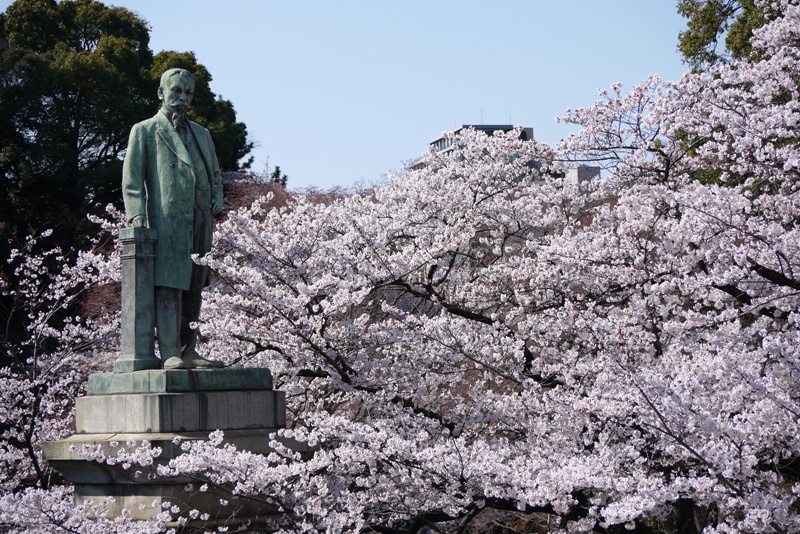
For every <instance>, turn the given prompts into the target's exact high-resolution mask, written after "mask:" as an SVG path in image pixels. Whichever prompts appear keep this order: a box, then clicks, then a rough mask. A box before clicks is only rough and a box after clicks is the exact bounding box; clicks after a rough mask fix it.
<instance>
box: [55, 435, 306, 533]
mask: <svg viewBox="0 0 800 534" xmlns="http://www.w3.org/2000/svg"><path fill="white" fill-rule="evenodd" d="M278 430H279V429H278V428H268V429H258V430H231V431H226V432H225V438H224V441H225V443H230V444H232V445H235V446H236V448H237V449H238V450H241V451H249V452H252V453H256V454H264V455H266V454H269V453H270V452H271V451H272V448H271V447H270V446H269V443H270V440H271V437H272V436H275V433H276V432H277V431H278ZM175 438H180V441H178V440H175ZM207 438H208V432H186V433H158V434H149V433H148V434H74V435H72V436H70V437H69V438H66V439H63V440H59V441H52V442H47V443H44V445H43V448H44V455H45V457H46V458H47V459H48V461H49V462H50V465H51V466H52V467H53V468H55V469H56V470H57V471H59V472H60V473H61V474H62V475H63V476H64V479H65V481H66V482H68V483H70V484H74V485H75V503H76V504H82V503H84V502H86V501H89V500H92V501H95V502H98V501H100V500H102V499H104V498H105V497H114V503H113V504H112V505H111V507H110V508H109V517H115V516H117V515H119V514H121V513H122V510H123V509H127V510H129V511H130V512H131V514H132V517H133V518H135V519H147V518H150V517H153V516H155V515H157V514H158V513H160V512H161V511H162V506H163V505H165V504H167V503H168V504H169V506H170V507H172V506H177V507H178V510H179V512H178V513H177V515H183V516H186V514H187V513H188V511H190V510H199V511H200V513H207V514H209V516H210V518H211V519H212V520H213V519H215V518H228V517H231V516H235V517H240V518H243V517H247V518H250V519H251V520H253V518H258V517H262V516H265V515H267V516H268V515H270V514H272V513H275V510H274V509H273V508H272V507H270V506H268V505H266V504H265V503H263V502H260V501H253V500H251V499H246V498H239V497H235V496H233V495H231V493H230V491H228V490H227V489H226V488H215V487H212V486H209V487H208V489H207V491H200V486H202V482H198V481H197V480H191V479H189V478H187V477H171V478H160V477H157V476H156V471H155V467H139V466H131V467H129V468H128V469H125V468H124V466H122V465H120V464H114V465H109V464H107V463H100V462H95V461H89V460H86V458H85V457H84V456H83V455H81V454H80V450H81V449H82V448H84V447H88V448H90V449H93V450H94V449H97V448H99V449H100V450H101V451H102V452H103V454H104V455H105V456H106V457H113V456H116V455H117V452H118V451H119V449H120V448H123V449H125V450H127V451H132V450H134V449H135V448H136V447H138V446H139V445H141V443H142V442H143V441H145V440H147V441H148V442H149V443H150V445H151V446H152V447H158V448H160V449H161V454H160V455H159V457H158V458H157V459H156V463H157V464H165V463H168V462H169V460H171V459H172V458H175V457H177V456H178V455H180V454H181V453H182V451H181V447H180V442H183V441H190V440H204V439H207ZM281 441H282V442H283V443H284V444H285V445H287V446H288V447H290V448H292V449H293V450H295V451H297V452H300V453H301V454H310V451H309V448H308V447H307V445H305V444H302V443H299V442H296V441H293V440H285V439H281ZM223 501H226V502H223Z"/></svg>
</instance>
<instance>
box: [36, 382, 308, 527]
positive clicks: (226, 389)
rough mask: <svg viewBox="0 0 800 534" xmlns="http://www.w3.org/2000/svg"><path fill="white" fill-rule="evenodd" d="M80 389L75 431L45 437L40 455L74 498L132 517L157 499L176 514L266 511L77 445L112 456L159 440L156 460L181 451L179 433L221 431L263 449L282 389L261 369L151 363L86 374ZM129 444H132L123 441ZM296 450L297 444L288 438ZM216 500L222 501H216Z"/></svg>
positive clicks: (277, 418) (279, 423)
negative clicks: (110, 500) (112, 461)
mask: <svg viewBox="0 0 800 534" xmlns="http://www.w3.org/2000/svg"><path fill="white" fill-rule="evenodd" d="M88 389H89V391H88V395H87V396H85V397H82V398H79V399H77V407H76V427H77V432H76V433H75V434H74V435H72V436H70V437H69V438H67V439H63V440H60V441H55V442H49V443H45V444H44V446H43V449H44V455H45V458H47V460H48V461H49V462H50V465H51V466H52V467H54V468H55V469H56V470H58V471H59V472H61V473H62V474H63V476H64V478H65V480H66V481H67V482H69V483H71V484H73V485H74V486H75V501H76V504H81V503H83V502H85V501H87V500H100V499H102V498H104V497H106V496H112V497H114V498H115V503H114V505H113V506H112V508H111V510H110V514H109V515H110V516H115V515H118V514H120V513H121V512H122V509H123V508H126V509H128V510H129V511H130V512H131V514H132V516H133V517H134V518H137V519H145V518H148V517H152V516H154V515H156V514H158V513H160V512H161V505H162V503H166V502H169V503H170V505H171V506H178V507H179V509H180V513H181V514H185V513H187V512H188V511H189V510H192V509H198V510H200V512H201V513H208V514H209V515H210V517H211V518H212V519H213V518H226V517H231V516H236V517H243V516H244V517H248V518H256V520H257V518H258V517H263V516H265V515H267V516H269V515H270V514H272V513H273V512H274V510H271V509H269V508H268V507H266V506H265V505H264V504H263V503H257V502H253V501H248V500H246V499H237V498H234V497H232V496H231V495H230V494H229V493H227V492H225V491H224V489H223V490H216V489H213V488H212V489H209V491H207V492H200V491H199V485H200V484H198V483H194V484H193V485H191V486H190V485H189V483H190V482H192V481H191V480H189V479H186V478H171V479H163V478H158V477H155V476H153V475H154V471H153V470H152V469H151V470H149V471H148V470H147V469H143V468H140V467H135V466H134V467H131V468H129V469H124V468H123V466H121V465H107V464H103V463H98V462H93V461H87V460H86V459H85V457H84V456H82V455H81V454H79V451H80V450H81V449H82V448H83V447H84V446H90V447H93V448H95V447H100V448H101V450H102V451H103V452H104V454H105V455H106V456H115V455H116V453H117V451H118V450H119V448H120V447H125V448H126V449H127V450H132V449H133V448H135V446H138V445H139V444H140V443H141V442H142V441H144V440H147V441H149V442H150V443H151V445H152V446H153V447H160V448H161V454H160V456H159V457H158V459H157V462H159V463H167V462H169V460H170V459H172V458H174V457H176V456H178V455H179V454H181V450H180V445H178V444H176V443H174V442H173V440H174V439H175V438H180V439H181V440H204V439H207V438H208V434H209V433H210V432H212V431H214V430H222V431H223V432H224V435H225V438H224V439H225V442H226V443H231V444H233V445H235V446H236V447H237V448H238V449H239V450H247V451H250V452H253V453H259V454H267V453H269V452H270V447H269V441H270V434H273V433H275V432H276V431H277V430H278V429H279V428H282V427H284V426H285V425H286V407H285V394H284V393H283V392H281V391H275V390H273V389H272V377H271V374H270V372H269V370H267V369H214V370H157V371H156V370H152V371H138V372H132V373H103V374H97V375H92V376H91V377H90V378H89V388H88ZM130 443H134V444H135V445H134V447H130V446H129V445H128V444H130ZM291 445H292V447H293V448H295V449H296V450H302V448H301V446H300V445H299V444H291ZM220 499H225V500H226V501H228V504H227V505H222V504H220Z"/></svg>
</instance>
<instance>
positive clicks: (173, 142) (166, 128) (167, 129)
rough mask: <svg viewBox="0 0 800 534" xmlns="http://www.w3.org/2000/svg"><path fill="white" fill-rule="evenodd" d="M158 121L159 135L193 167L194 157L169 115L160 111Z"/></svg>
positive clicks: (182, 159) (176, 153)
mask: <svg viewBox="0 0 800 534" xmlns="http://www.w3.org/2000/svg"><path fill="white" fill-rule="evenodd" d="M156 122H157V123H158V128H157V129H156V131H157V132H158V135H159V137H161V139H162V140H163V141H164V143H165V144H166V145H167V146H168V147H169V149H170V150H171V151H172V152H173V153H174V154H175V155H176V156H177V157H178V159H180V160H181V161H182V162H184V163H185V164H187V165H189V166H190V167H191V166H192V158H191V157H190V156H189V151H188V150H187V149H186V145H184V144H183V141H181V137H180V136H179V135H178V132H176V131H175V127H174V126H172V124H170V122H169V119H167V116H166V115H164V114H163V113H161V112H159V113H158V114H157V115H156Z"/></svg>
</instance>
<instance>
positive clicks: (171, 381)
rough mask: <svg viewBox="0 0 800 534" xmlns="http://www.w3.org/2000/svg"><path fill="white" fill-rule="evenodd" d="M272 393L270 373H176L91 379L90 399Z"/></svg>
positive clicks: (151, 372) (105, 375)
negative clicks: (252, 392)
mask: <svg viewBox="0 0 800 534" xmlns="http://www.w3.org/2000/svg"><path fill="white" fill-rule="evenodd" d="M253 389H255V390H263V389H272V373H270V371H269V369H175V370H166V369H158V370H146V371H135V372H130V373H98V374H93V375H91V376H89V388H88V394H89V395H114V394H119V393H183V392H189V391H229V390H253Z"/></svg>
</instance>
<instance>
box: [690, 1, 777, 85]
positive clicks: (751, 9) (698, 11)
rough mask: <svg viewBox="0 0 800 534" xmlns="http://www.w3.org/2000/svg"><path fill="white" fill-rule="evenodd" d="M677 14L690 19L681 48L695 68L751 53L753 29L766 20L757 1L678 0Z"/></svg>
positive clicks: (698, 68)
mask: <svg viewBox="0 0 800 534" xmlns="http://www.w3.org/2000/svg"><path fill="white" fill-rule="evenodd" d="M678 13H680V14H681V15H682V16H683V17H685V18H686V19H687V23H686V26H687V27H686V30H684V31H682V32H681V33H680V35H679V36H678V50H679V51H680V53H681V54H682V55H683V58H684V60H685V61H686V62H687V63H688V64H689V65H691V66H692V68H693V69H695V70H702V69H704V68H706V67H707V66H712V65H716V64H719V63H725V62H728V61H730V60H731V59H736V58H746V57H748V56H749V55H751V54H752V53H753V52H754V50H753V49H752V46H751V45H750V37H752V35H753V30H755V29H756V28H760V27H761V26H763V25H764V23H765V21H766V19H765V13H764V10H763V8H761V7H760V6H758V5H756V3H755V1H754V0H678Z"/></svg>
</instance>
